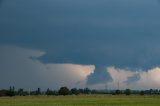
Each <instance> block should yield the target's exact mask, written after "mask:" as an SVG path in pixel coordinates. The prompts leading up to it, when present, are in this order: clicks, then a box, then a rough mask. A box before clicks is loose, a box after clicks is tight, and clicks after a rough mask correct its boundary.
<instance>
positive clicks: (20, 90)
mask: <svg viewBox="0 0 160 106" xmlns="http://www.w3.org/2000/svg"><path fill="white" fill-rule="evenodd" d="M23 93H24V91H23V89H22V88H20V89H18V92H17V94H18V95H20V96H24V94H23Z"/></svg>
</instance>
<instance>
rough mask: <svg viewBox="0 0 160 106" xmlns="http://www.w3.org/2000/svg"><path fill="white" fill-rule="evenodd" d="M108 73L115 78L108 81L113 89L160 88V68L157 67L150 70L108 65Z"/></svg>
mask: <svg viewBox="0 0 160 106" xmlns="http://www.w3.org/2000/svg"><path fill="white" fill-rule="evenodd" d="M107 71H108V73H109V74H110V76H111V78H112V79H113V80H112V81H111V82H108V83H106V84H108V87H109V88H112V89H118V88H119V89H126V88H130V89H150V88H153V89H157V88H160V83H159V81H160V68H159V67H155V68H153V69H150V70H147V71H146V70H138V71H135V70H130V69H120V68H115V67H108V68H107Z"/></svg>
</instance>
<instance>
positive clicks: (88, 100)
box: [0, 95, 160, 106]
mask: <svg viewBox="0 0 160 106" xmlns="http://www.w3.org/2000/svg"><path fill="white" fill-rule="evenodd" d="M0 106H160V96H122V95H121V96H112V95H110V96H105V95H88V96H84V95H83V96H82V95H81V96H39V97H38V96H37V97H33V96H32V97H29V96H28V97H1V98H0Z"/></svg>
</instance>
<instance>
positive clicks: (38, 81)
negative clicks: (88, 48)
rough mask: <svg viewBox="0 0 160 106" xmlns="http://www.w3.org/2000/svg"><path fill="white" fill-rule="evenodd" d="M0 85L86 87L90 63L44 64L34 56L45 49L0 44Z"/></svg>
mask: <svg viewBox="0 0 160 106" xmlns="http://www.w3.org/2000/svg"><path fill="white" fill-rule="evenodd" d="M0 51H1V52H0V67H1V68H0V72H1V74H0V86H1V87H2V88H8V87H9V86H11V85H12V86H13V85H14V86H16V87H22V88H25V89H27V88H28V89H29V88H31V89H36V88H37V87H41V88H44V89H46V88H47V87H50V88H53V89H58V88H59V87H61V86H68V87H70V88H71V87H82V88H83V87H86V78H87V76H88V75H89V74H90V73H92V72H93V70H94V69H95V67H94V65H77V64H44V63H42V62H40V61H39V60H37V58H38V57H40V56H43V55H44V54H45V52H43V51H38V50H31V49H24V48H20V47H15V46H0Z"/></svg>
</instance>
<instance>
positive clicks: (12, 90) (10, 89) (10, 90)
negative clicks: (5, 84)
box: [7, 86, 15, 97]
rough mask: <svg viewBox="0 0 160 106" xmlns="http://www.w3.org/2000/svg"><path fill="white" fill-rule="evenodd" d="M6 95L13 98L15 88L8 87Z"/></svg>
mask: <svg viewBox="0 0 160 106" xmlns="http://www.w3.org/2000/svg"><path fill="white" fill-rule="evenodd" d="M7 95H8V96H10V97H12V96H15V87H14V86H13V87H11V86H10V87H9V90H8V92H7Z"/></svg>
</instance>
